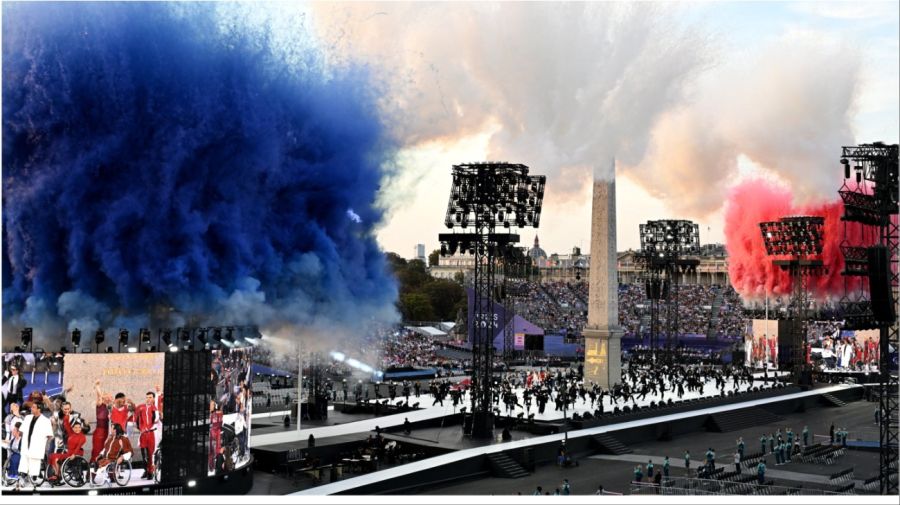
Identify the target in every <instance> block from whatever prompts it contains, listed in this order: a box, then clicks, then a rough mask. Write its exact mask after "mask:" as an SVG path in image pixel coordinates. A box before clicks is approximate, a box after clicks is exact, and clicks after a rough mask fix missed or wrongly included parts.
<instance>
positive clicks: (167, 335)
mask: <svg viewBox="0 0 900 505" xmlns="http://www.w3.org/2000/svg"><path fill="white" fill-rule="evenodd" d="M161 333H162V341H163V343H164V344H166V347H168V348H170V349H171V348H172V347H173V344H172V330H171V329H169V328H164V329H163V330H162V332H161ZM175 347H176V348H177V346H175Z"/></svg>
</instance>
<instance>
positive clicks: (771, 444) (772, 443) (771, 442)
mask: <svg viewBox="0 0 900 505" xmlns="http://www.w3.org/2000/svg"><path fill="white" fill-rule="evenodd" d="M769 452H775V437H773V436H772V434H771V433H769Z"/></svg>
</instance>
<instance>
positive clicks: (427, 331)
mask: <svg viewBox="0 0 900 505" xmlns="http://www.w3.org/2000/svg"><path fill="white" fill-rule="evenodd" d="M406 329H407V330H410V331H414V332H416V333H418V334H419V335H422V336H425V337H431V338H444V337H446V336H447V332H445V331H441V330H439V329H437V328H435V327H434V326H407V327H406Z"/></svg>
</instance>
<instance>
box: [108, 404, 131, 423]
mask: <svg viewBox="0 0 900 505" xmlns="http://www.w3.org/2000/svg"><path fill="white" fill-rule="evenodd" d="M129 417H131V414H130V413H129V412H128V406H127V405H123V406H122V408H121V409H120V408H118V407H116V406H115V405H113V406H112V408H111V409H109V420H110V422H112V423H113V424H118V425H119V426H121V427H122V428H124V427H125V425H126V424H128V419H129Z"/></svg>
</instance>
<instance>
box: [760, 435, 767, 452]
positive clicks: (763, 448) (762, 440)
mask: <svg viewBox="0 0 900 505" xmlns="http://www.w3.org/2000/svg"><path fill="white" fill-rule="evenodd" d="M759 452H760V454H765V453H766V436H765V435H763V436H761V437H759Z"/></svg>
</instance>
